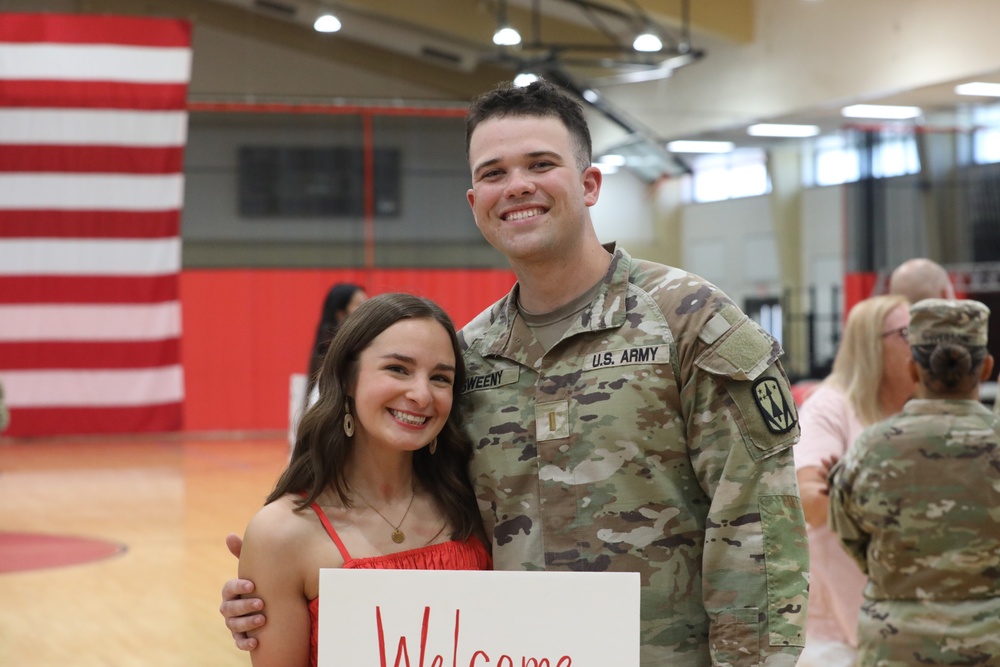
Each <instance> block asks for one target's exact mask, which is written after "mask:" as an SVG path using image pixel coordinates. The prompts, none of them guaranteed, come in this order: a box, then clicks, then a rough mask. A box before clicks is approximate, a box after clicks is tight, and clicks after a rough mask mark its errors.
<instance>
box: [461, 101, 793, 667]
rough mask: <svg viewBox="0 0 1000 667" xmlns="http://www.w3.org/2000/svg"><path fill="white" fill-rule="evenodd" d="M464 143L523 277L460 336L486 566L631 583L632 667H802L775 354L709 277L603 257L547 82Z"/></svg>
mask: <svg viewBox="0 0 1000 667" xmlns="http://www.w3.org/2000/svg"><path fill="white" fill-rule="evenodd" d="M467 142H468V148H469V161H470V165H471V167H472V177H473V178H472V180H473V185H472V189H470V190H469V193H468V196H469V202H470V204H471V205H472V209H473V212H474V214H475V217H476V224H477V225H478V226H479V228H480V230H481V231H482V232H483V235H484V236H485V237H486V239H487V240H488V241H489V242H490V243H491V244H492V245H493V246H494V247H496V248H497V249H498V250H500V251H501V252H503V253H504V254H505V255H506V256H507V258H508V259H509V260H510V263H511V266H512V267H513V269H514V272H515V274H516V275H517V278H518V283H517V285H515V286H514V288H513V290H512V291H511V292H510V294H509V295H507V296H506V297H504V298H502V299H501V300H500V301H498V302H497V303H496V304H494V305H493V306H492V307H491V308H489V309H487V310H486V311H485V312H483V313H482V314H481V315H479V317H477V318H476V319H474V320H473V321H472V322H471V323H470V324H468V325H467V326H466V327H465V328H464V329H463V330H462V331H461V333H460V342H461V343H462V344H463V346H465V347H467V351H466V354H465V363H466V367H467V372H468V376H467V377H468V380H467V382H466V394H465V396H466V398H467V399H468V400H467V401H466V403H465V406H464V413H463V417H464V419H465V421H466V424H467V431H468V433H469V434H470V436H471V437H472V440H473V444H474V446H475V453H474V456H473V463H472V483H473V486H474V487H475V488H476V489H477V492H478V497H479V503H480V509H481V510H482V513H483V518H484V521H485V524H486V528H487V533H488V534H490V535H491V536H492V538H493V558H494V566H495V567H496V568H497V569H507V570H523V569H527V570H572V571H627V572H638V573H640V574H641V582H642V609H641V616H642V628H641V632H642V649H641V656H642V665H643V666H644V667H667V666H669V667H685V666H689V665H690V666H702V665H734V666H738V665H747V666H749V665H761V664H765V663H766V664H767V665H774V666H777V665H789V666H790V665H794V664H795V661H796V659H797V656H798V654H799V652H800V650H801V646H802V644H803V640H804V622H805V608H806V588H807V577H808V573H807V569H808V565H807V560H808V555H807V545H806V537H805V523H804V519H803V517H802V511H801V505H800V502H799V497H798V488H797V485H796V481H795V472H794V469H793V462H792V452H791V447H792V445H793V444H794V443H795V442H796V440H797V439H798V418H797V414H796V412H795V407H794V404H793V402H792V398H791V394H790V392H789V389H788V383H787V380H786V378H785V375H784V372H783V371H782V369H781V366H780V364H779V363H778V357H779V356H780V355H781V349H780V346H779V345H778V343H777V342H776V341H774V340H773V339H772V338H771V337H770V336H769V335H768V334H767V333H765V332H764V331H763V330H762V329H761V328H760V327H759V326H758V325H757V324H756V323H754V322H753V321H752V320H750V319H749V318H747V316H746V315H744V314H743V313H742V312H741V311H740V310H739V308H738V307H737V306H736V305H734V304H733V302H732V301H730V300H729V299H728V298H727V297H726V296H725V295H724V294H723V293H721V292H720V291H719V290H718V289H717V288H715V287H714V286H713V285H711V284H709V283H707V282H705V281H704V280H702V279H701V278H698V277H697V276H694V275H691V274H689V273H686V272H684V271H681V270H679V269H674V268H670V267H667V266H663V265H660V264H654V263H651V262H646V261H639V260H635V259H633V258H632V257H630V256H629V254H628V253H627V252H626V251H625V250H624V249H622V248H621V247H615V246H614V245H613V244H612V245H609V246H607V247H602V246H601V244H600V242H599V241H598V240H597V236H596V234H595V232H594V230H593V225H592V223H591V220H590V214H589V206H591V205H593V203H594V202H596V201H597V194H598V191H599V188H600V172H599V171H598V170H597V169H596V168H594V167H592V166H591V164H590V136H589V131H588V130H587V128H586V123H585V121H584V120H583V115H582V112H581V110H580V108H579V105H577V104H576V103H575V102H573V101H572V100H569V99H568V98H566V97H565V96H564V95H562V94H561V93H559V92H557V91H556V90H555V89H554V88H552V87H551V86H549V85H547V84H541V83H540V84H532V85H531V86H529V87H527V88H523V89H518V88H514V87H510V86H500V87H498V88H497V89H496V90H494V91H492V92H491V93H487V94H486V95H484V96H483V97H481V98H480V99H478V100H476V101H475V102H474V103H473V106H472V109H471V110H470V114H469V117H468V122H467ZM538 313H544V314H543V315H539V314H538Z"/></svg>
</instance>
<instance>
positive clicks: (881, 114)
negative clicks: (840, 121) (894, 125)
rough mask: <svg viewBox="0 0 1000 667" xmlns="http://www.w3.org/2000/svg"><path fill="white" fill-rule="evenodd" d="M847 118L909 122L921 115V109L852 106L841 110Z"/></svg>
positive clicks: (891, 106)
mask: <svg viewBox="0 0 1000 667" xmlns="http://www.w3.org/2000/svg"><path fill="white" fill-rule="evenodd" d="M840 113H841V115H842V116H845V117H846V118H878V119H881V120H908V119H910V118H916V117H918V116H919V115H920V114H921V113H923V112H922V111H921V110H920V107H907V106H893V105H887V104H852V105H851V106H847V107H844V108H843V109H841V110H840Z"/></svg>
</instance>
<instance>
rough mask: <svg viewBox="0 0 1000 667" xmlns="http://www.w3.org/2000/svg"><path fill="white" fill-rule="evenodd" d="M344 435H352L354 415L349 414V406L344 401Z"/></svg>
mask: <svg viewBox="0 0 1000 667" xmlns="http://www.w3.org/2000/svg"><path fill="white" fill-rule="evenodd" d="M344 435H346V436H347V437H348V438H350V437H352V436H353V435H354V417H352V416H351V406H350V405H349V404H348V403H347V401H344Z"/></svg>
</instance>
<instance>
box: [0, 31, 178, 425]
mask: <svg viewBox="0 0 1000 667" xmlns="http://www.w3.org/2000/svg"><path fill="white" fill-rule="evenodd" d="M190 37H191V29H190V24H189V23H188V22H186V21H183V20H171V19H150V18H138V17H116V16H85V15H59V14H4V16H3V20H2V21H0V382H2V383H3V385H4V393H5V396H6V400H7V404H8V406H9V408H10V412H11V425H10V428H9V429H8V431H7V432H6V433H5V435H12V436H38V435H62V434H81V433H136V432H150V431H168V430H177V429H179V428H181V426H182V419H181V417H182V405H183V401H184V377H183V370H182V366H181V359H180V352H179V350H180V337H181V307H180V302H179V299H178V273H179V271H180V266H181V261H180V257H181V243H180V235H179V233H180V210H181V206H182V202H183V182H184V181H183V173H182V154H183V149H184V145H185V142H186V137H187V113H186V110H185V102H186V96H187V85H188V80H189V78H190V70H191V48H190Z"/></svg>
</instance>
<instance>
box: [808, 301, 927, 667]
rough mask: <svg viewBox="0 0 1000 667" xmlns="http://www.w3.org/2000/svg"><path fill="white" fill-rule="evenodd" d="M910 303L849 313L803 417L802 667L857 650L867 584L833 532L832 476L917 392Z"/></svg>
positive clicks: (834, 661)
mask: <svg viewBox="0 0 1000 667" xmlns="http://www.w3.org/2000/svg"><path fill="white" fill-rule="evenodd" d="M908 305H909V304H908V302H907V301H906V299H905V298H904V297H901V296H876V297H872V298H870V299H866V300H864V301H861V302H860V303H858V304H857V305H855V306H854V308H852V309H851V312H850V314H849V315H848V318H847V323H846V324H845V325H844V331H843V336H842V338H841V341H840V347H839V349H838V351H837V357H836V359H835V360H834V362H833V371H832V373H831V374H830V376H829V377H827V378H826V379H825V380H824V381H823V382H822V383H821V384H820V385H819V386H818V387H817V388H816V389H815V390H814V391H813V392H812V393H811V394H810V395H809V397H808V398H807V399H806V400H805V402H804V403H803V405H802V408H801V410H800V411H799V423H800V426H801V429H802V439H801V441H800V442H799V443H798V444H797V445H796V446H795V447H794V451H795V468H796V470H797V472H798V480H799V492H800V494H801V496H802V508H803V511H804V512H805V517H806V523H807V528H808V535H809V559H810V572H811V575H810V587H809V615H808V618H807V622H806V647H805V650H804V651H803V653H802V656H801V658H800V659H799V662H798V667H812V666H815V667H840V666H844V667H848V666H849V665H851V664H852V663H853V661H854V654H855V649H856V647H857V624H858V611H859V609H860V608H861V601H862V598H861V590H862V588H863V587H864V584H865V581H866V578H865V576H864V574H862V573H861V570H859V569H858V567H857V565H855V564H854V561H852V560H851V558H850V557H849V556H848V555H847V553H846V552H845V551H844V550H843V548H842V547H841V546H840V542H839V541H838V539H837V536H836V535H835V534H834V533H833V531H831V530H830V528H829V526H827V511H828V509H829V495H828V491H827V489H828V487H827V482H826V473H827V470H828V469H829V467H830V465H832V462H833V461H835V460H836V459H838V458H840V457H841V456H842V455H843V454H844V453H845V452H846V451H847V448H848V447H850V446H851V444H852V443H853V442H854V440H855V439H856V438H857V437H858V435H859V434H860V433H861V431H862V430H864V428H865V427H867V426H869V425H871V424H873V423H875V422H877V421H880V420H882V419H885V418H886V417H888V416H890V415H893V414H895V413H897V412H899V411H900V410H901V409H902V408H903V404H904V403H905V402H906V401H907V400H908V399H909V398H910V396H911V395H912V394H913V390H914V384H913V380H912V379H911V378H910V375H909V373H908V371H907V366H906V363H907V360H908V359H909V356H910V348H909V343H908V340H907V333H908V332H907V324H908V322H909V312H908Z"/></svg>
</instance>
